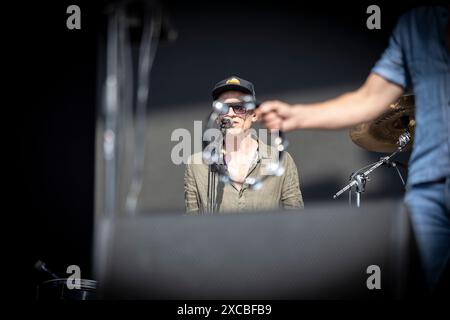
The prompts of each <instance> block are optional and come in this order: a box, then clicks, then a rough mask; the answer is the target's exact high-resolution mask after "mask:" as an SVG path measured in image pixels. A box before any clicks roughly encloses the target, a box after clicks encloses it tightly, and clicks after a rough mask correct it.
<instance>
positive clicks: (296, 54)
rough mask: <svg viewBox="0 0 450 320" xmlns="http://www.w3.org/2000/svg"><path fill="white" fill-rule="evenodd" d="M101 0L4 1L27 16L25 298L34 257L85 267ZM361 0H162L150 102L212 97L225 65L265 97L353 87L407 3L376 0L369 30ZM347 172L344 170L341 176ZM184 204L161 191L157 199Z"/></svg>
mask: <svg viewBox="0 0 450 320" xmlns="http://www.w3.org/2000/svg"><path fill="white" fill-rule="evenodd" d="M71 4H77V5H79V6H80V8H81V12H82V14H81V23H82V28H81V30H68V29H67V28H66V19H67V16H68V15H67V14H66V8H67V6H69V5H71ZM105 4H106V1H103V2H102V1H98V2H96V3H95V4H93V3H92V1H91V2H88V1H70V2H69V1H58V2H55V3H50V2H39V3H34V4H30V5H28V7H27V13H24V14H22V15H20V14H18V13H19V12H23V11H14V12H13V14H15V15H18V16H21V17H22V21H25V22H24V23H23V25H22V26H23V27H24V28H23V32H21V34H20V35H18V36H17V37H15V41H16V44H17V46H15V52H13V54H16V55H17V57H16V58H17V59H20V61H21V63H18V64H17V67H18V68H17V70H18V71H19V70H20V71H19V72H20V74H19V75H18V77H19V79H23V77H21V75H22V74H26V75H27V76H26V79H25V81H21V82H20V84H21V85H20V86H19V94H20V96H18V97H17V101H21V103H20V104H18V105H19V106H20V108H19V107H18V108H17V109H16V110H18V111H19V115H18V117H19V118H18V119H20V126H19V132H20V134H19V139H20V140H19V141H20V151H19V155H20V156H19V163H18V167H19V170H18V171H19V179H18V181H19V188H20V189H19V190H20V192H19V199H18V203H19V206H20V212H23V213H24V214H22V215H21V223H23V224H24V225H26V228H25V229H24V231H23V232H24V233H25V234H26V235H27V236H30V238H29V239H30V240H28V241H26V246H25V248H24V250H25V251H23V255H22V256H25V264H24V265H23V266H21V267H22V268H23V269H25V270H26V272H27V273H26V276H25V279H26V280H27V285H26V290H25V291H24V292H25V293H26V296H27V297H28V298H33V294H34V288H35V285H36V284H37V283H38V282H39V281H41V280H42V279H43V278H42V277H40V276H39V275H38V274H37V273H35V272H34V270H33V264H34V262H35V261H36V260H38V259H40V260H43V261H45V262H46V263H47V265H48V267H50V268H51V269H52V270H54V271H55V272H56V273H59V274H60V275H62V276H64V275H65V270H66V268H67V266H68V265H71V264H76V265H79V266H80V267H81V270H82V277H83V278H91V267H92V266H91V261H92V257H91V254H92V248H91V245H92V231H93V219H94V178H95V155H96V144H95V134H96V131H95V125H96V119H97V112H98V106H97V89H98V88H97V68H98V63H99V61H98V60H97V59H98V56H99V55H98V53H99V52H98V39H99V34H100V30H102V27H103V23H104V16H103V15H102V9H103V8H104V5H105ZM370 4H374V3H372V2H370V3H369V2H362V3H360V4H347V5H343V4H342V3H340V2H331V1H330V2H325V3H324V2H317V3H316V4H308V5H305V4H303V3H302V2H300V1H298V2H297V1H295V2H294V1H284V0H278V1H272V2H269V1H255V2H243V1H226V2H222V1H221V2H214V1H208V2H198V1H197V2H187V1H186V2H185V1H183V2H182V1H179V2H177V1H167V2H165V5H166V8H167V9H168V12H169V14H170V15H171V18H172V21H173V23H174V25H175V27H176V28H177V30H178V34H179V36H178V39H177V41H176V42H174V43H169V44H162V45H161V47H160V48H159V50H158V52H157V55H156V59H155V64H154V67H153V72H152V76H151V81H152V87H151V97H150V100H151V104H152V108H153V109H152V110H153V111H152V112H155V113H158V112H159V113H161V114H164V113H174V112H189V110H185V109H183V106H184V105H195V104H203V105H204V104H205V103H209V99H210V96H209V92H210V90H211V88H212V86H213V85H214V83H215V82H217V81H219V80H221V79H223V78H224V77H226V76H228V75H231V74H238V75H239V76H241V77H243V78H246V79H249V80H252V81H254V83H255V86H256V91H257V95H258V93H259V92H261V93H264V94H262V95H261V96H262V97H263V98H279V96H280V95H281V93H283V92H295V91H296V90H299V89H301V90H303V91H302V92H304V91H308V90H310V91H312V92H314V90H319V89H321V88H329V87H339V86H348V87H354V88H356V87H357V86H358V85H359V84H361V82H362V81H363V80H364V78H365V76H367V74H368V73H369V71H370V68H371V66H372V65H373V64H374V62H376V60H377V59H378V58H379V56H380V54H381V53H382V51H383V49H384V48H385V47H386V45H387V41H388V36H389V34H390V32H391V30H392V28H393V26H394V24H395V21H396V19H397V18H398V16H399V15H400V14H401V13H402V12H404V11H405V10H406V9H408V8H410V7H411V6H412V5H411V4H406V1H405V2H396V3H393V2H392V1H391V2H378V3H375V4H378V5H379V6H380V7H381V10H382V29H381V30H368V29H367V28H366V19H367V16H368V15H367V14H366V8H367V6H368V5H370ZM17 10H20V9H19V8H18V9H17ZM21 31H22V30H21ZM334 93H335V91H333V90H331V91H328V93H325V94H323V96H327V95H330V94H331V95H332V94H334ZM312 96H314V95H312ZM317 97H319V98H320V97H322V96H321V95H320V94H319V95H316V96H315V99H317ZM290 102H295V101H290ZM358 152H361V153H363V154H364V157H365V159H366V162H365V163H361V166H362V165H364V164H366V163H367V162H368V161H373V160H376V159H377V157H379V155H373V154H369V153H367V152H364V151H361V150H359V151H358ZM294 153H295V152H294ZM336 157H337V158H338V155H336ZM405 159H407V155H405ZM349 173H350V172H343V175H344V177H345V176H348V174H349ZM305 174H306V173H305ZM305 179H306V178H305ZM324 179H325V178H324ZM307 182H308V181H305V184H304V187H303V190H302V191H303V194H304V197H305V202H306V203H307V202H308V201H313V200H315V201H322V200H323V199H324V197H325V196H324V195H323V194H324V190H325V191H326V197H329V195H330V193H332V192H334V191H336V190H337V189H336V188H338V187H340V186H342V185H344V184H345V183H346V181H345V180H338V181H332V182H330V181H327V180H318V181H311V182H310V183H307ZM149 188H150V187H149ZM377 190H381V191H377V192H378V193H377V192H374V194H373V198H374V199H377V198H380V197H388V198H389V197H396V198H399V197H401V195H402V190H401V188H400V187H399V185H398V184H397V181H396V183H391V184H389V185H387V186H385V187H384V188H379V189H377ZM181 197H182V196H181ZM182 206H183V203H182V202H177V204H176V205H172V203H170V202H168V203H167V205H166V206H164V203H162V204H161V203H160V204H159V205H158V206H157V207H156V209H157V210H163V209H167V210H172V209H174V210H179V209H180V208H182ZM144 207H145V206H144ZM145 208H146V210H151V209H152V208H151V207H149V206H146V207H145Z"/></svg>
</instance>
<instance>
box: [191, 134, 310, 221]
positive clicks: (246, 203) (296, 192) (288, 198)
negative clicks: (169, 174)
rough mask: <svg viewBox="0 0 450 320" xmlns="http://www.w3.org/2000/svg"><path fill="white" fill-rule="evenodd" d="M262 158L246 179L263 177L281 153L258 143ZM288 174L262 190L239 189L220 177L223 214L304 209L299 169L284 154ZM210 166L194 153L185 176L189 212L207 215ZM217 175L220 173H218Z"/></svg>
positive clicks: (274, 178) (218, 188)
mask: <svg viewBox="0 0 450 320" xmlns="http://www.w3.org/2000/svg"><path fill="white" fill-rule="evenodd" d="M258 143H259V147H258V157H257V160H256V161H255V162H254V163H253V165H252V166H251V167H250V169H249V172H248V173H247V176H246V177H260V176H261V175H264V172H265V170H267V165H268V164H270V163H273V162H274V161H276V158H274V156H272V155H276V156H277V157H278V153H277V152H273V150H274V149H273V148H272V147H267V145H266V144H264V143H263V142H261V141H260V140H258ZM281 163H282V166H283V167H284V169H285V171H284V174H282V175H281V176H269V177H267V178H266V179H265V180H264V181H263V183H262V186H261V188H260V189H259V190H253V189H251V188H250V187H249V186H248V185H247V184H245V183H244V184H243V186H242V188H241V190H238V189H237V188H236V187H235V186H233V185H232V184H231V183H223V182H222V181H220V179H219V178H218V177H217V176H216V179H215V180H216V183H215V186H214V188H215V199H216V207H217V209H216V210H217V211H219V212H239V211H248V210H252V211H261V210H273V209H278V208H284V209H298V208H303V198H302V194H301V192H300V187H299V178H298V173H297V167H296V165H295V163H294V160H293V159H292V157H291V155H290V154H289V153H288V152H286V151H284V152H283V156H282V157H281ZM208 172H209V170H208V165H206V164H204V163H203V161H202V153H201V152H200V153H196V154H193V155H192V156H191V157H190V158H189V160H188V163H187V165H186V169H185V175H184V195H185V205H186V212H188V213H206V212H207V204H208ZM215 174H216V175H217V173H215Z"/></svg>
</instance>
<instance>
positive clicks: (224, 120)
mask: <svg viewBox="0 0 450 320" xmlns="http://www.w3.org/2000/svg"><path fill="white" fill-rule="evenodd" d="M231 126H232V123H231V120H230V119H228V118H222V120H220V129H221V130H226V129H229V128H231Z"/></svg>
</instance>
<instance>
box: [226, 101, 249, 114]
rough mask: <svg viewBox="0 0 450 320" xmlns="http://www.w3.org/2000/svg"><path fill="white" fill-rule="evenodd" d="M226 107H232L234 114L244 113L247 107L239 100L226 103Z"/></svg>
mask: <svg viewBox="0 0 450 320" xmlns="http://www.w3.org/2000/svg"><path fill="white" fill-rule="evenodd" d="M227 106H228V108H232V109H233V111H234V113H236V114H246V113H247V111H248V110H247V108H246V107H245V106H244V105H243V104H242V103H241V102H233V103H227Z"/></svg>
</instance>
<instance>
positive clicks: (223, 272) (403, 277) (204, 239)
mask: <svg viewBox="0 0 450 320" xmlns="http://www.w3.org/2000/svg"><path fill="white" fill-rule="evenodd" d="M415 252H416V250H415V242H414V238H413V236H412V232H411V227H410V223H409V219H408V214H407V212H406V209H405V207H404V206H403V205H402V204H401V203H392V202H378V203H371V204H369V203H367V202H366V203H363V207H362V208H360V209H358V208H350V207H348V205H334V206H310V207H308V208H306V209H305V210H301V211H279V212H252V213H230V214H217V215H202V216H187V215H183V214H181V213H178V214H167V213H166V214H151V215H150V214H148V215H141V216H136V217H122V218H116V219H113V220H111V219H104V218H103V219H101V218H99V219H98V221H97V222H96V234H95V248H94V262H95V273H96V277H95V278H96V279H97V280H99V286H100V288H99V289H100V290H99V291H100V297H102V298H105V299H110V298H112V299H116V298H121V299H393V298H394V299H396V298H404V297H408V296H410V295H411V294H413V292H415V290H417V288H420V286H421V283H420V282H421V278H420V271H419V270H420V267H419V266H418V264H417V255H416V253H415Z"/></svg>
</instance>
